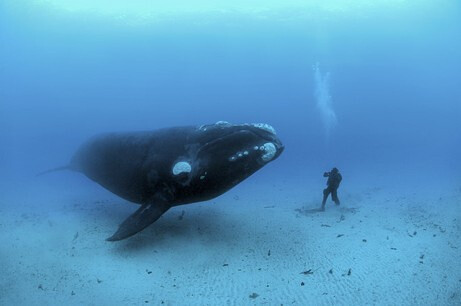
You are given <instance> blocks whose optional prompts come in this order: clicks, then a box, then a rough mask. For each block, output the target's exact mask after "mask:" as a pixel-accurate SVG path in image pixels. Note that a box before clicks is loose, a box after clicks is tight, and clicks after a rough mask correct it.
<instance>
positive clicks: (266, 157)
mask: <svg viewBox="0 0 461 306" xmlns="http://www.w3.org/2000/svg"><path fill="white" fill-rule="evenodd" d="M262 147H263V148H264V154H263V155H262V156H261V158H262V160H263V161H264V162H268V161H271V160H272V159H273V158H274V156H275V154H276V153H277V149H276V147H275V145H274V144H273V143H272V142H267V143H265V144H264V146H262Z"/></svg>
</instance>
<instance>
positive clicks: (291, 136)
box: [0, 1, 461, 183]
mask: <svg viewBox="0 0 461 306" xmlns="http://www.w3.org/2000/svg"><path fill="white" fill-rule="evenodd" d="M314 3H315V2H314ZM338 3H339V4H341V3H342V2H337V1H333V2H331V4H337V6H338V8H337V9H331V10H328V5H326V4H324V5H323V6H322V4H320V3H319V4H318V5H317V6H315V5H310V6H309V5H306V8H305V9H304V10H302V8H301V9H292V10H290V4H289V3H287V4H286V7H281V8H275V9H274V11H271V10H270V9H268V10H267V12H266V11H264V10H262V11H261V12H258V11H257V10H255V12H254V13H253V14H252V13H251V12H246V11H243V10H242V12H239V10H238V9H234V10H231V11H229V12H226V11H222V12H214V11H210V12H207V11H206V9H203V10H202V11H200V12H192V13H190V14H187V13H182V14H178V16H177V17H175V15H174V11H173V12H172V13H171V14H170V15H171V16H168V17H164V18H161V17H157V16H155V15H154V16H152V17H151V18H152V19H153V20H149V18H148V17H144V19H141V20H139V21H138V22H136V21H137V20H136V19H135V18H136V16H134V17H132V18H133V19H135V20H130V17H129V16H128V17H125V19H124V17H123V16H121V17H120V16H115V17H114V16H111V15H107V14H103V13H99V12H98V11H97V9H95V8H93V9H92V10H90V11H89V12H87V11H85V10H84V5H83V8H81V10H75V11H72V10H66V8H65V4H63V6H64V7H60V6H59V5H53V2H52V1H49V2H40V1H36V2H34V1H32V2H29V1H6V2H5V1H4V2H3V4H2V8H1V12H0V14H1V16H0V25H1V27H0V31H1V32H0V39H1V49H0V52H1V53H0V58H1V67H0V69H1V70H0V78H1V79H0V81H1V84H2V85H1V92H0V93H1V96H0V99H1V101H2V102H1V104H0V116H1V120H0V124H1V133H0V137H1V143H2V153H1V154H2V158H1V161H0V162H1V168H2V169H3V170H2V172H3V174H4V175H7V177H14V176H18V175H20V174H27V173H29V172H39V171H40V170H42V169H43V168H47V166H54V165H56V164H62V163H64V162H65V161H66V160H67V158H68V156H70V154H71V153H72V152H73V151H74V150H75V148H76V147H77V146H78V145H79V144H80V142H82V141H83V140H84V139H86V138H87V137H89V136H90V135H93V134H95V133H98V132H100V131H112V130H117V131H118V130H139V129H141V130H143V129H155V128H159V127H166V126H177V125H187V124H203V123H209V122H216V121H218V120H227V121H230V122H235V123H241V122H267V123H269V124H271V125H273V126H274V127H275V128H276V130H277V131H278V132H279V134H280V135H281V137H282V139H283V140H284V143H285V144H286V148H287V150H286V152H285V154H284V155H285V156H284V158H283V159H282V160H280V161H278V162H277V165H276V164H274V165H273V167H272V168H273V169H272V170H273V171H274V172H280V173H281V174H280V175H297V174H298V173H300V175H302V176H317V175H318V173H321V172H322V171H323V169H324V168H329V167H331V166H334V165H336V166H338V167H341V168H344V170H345V171H347V172H348V173H350V175H349V176H350V177H354V179H357V180H361V177H363V175H364V173H365V176H368V175H369V176H370V177H371V178H373V177H377V176H379V177H384V178H385V179H391V180H392V179H393V178H395V176H397V175H398V173H404V176H406V178H407V179H408V180H409V181H412V180H414V179H424V180H433V179H435V176H437V181H438V180H443V181H444V180H446V181H451V180H453V179H458V180H459V178H460V177H459V172H460V170H461V168H460V167H461V165H460V163H459V158H458V156H460V152H461V151H460V150H461V141H460V137H461V136H460V135H461V133H460V131H461V125H460V123H459V120H458V118H459V116H460V114H461V103H460V102H459V99H460V96H461V86H459V79H460V68H461V51H460V50H461V48H460V42H459V39H458V37H460V35H459V34H460V32H461V26H460V23H461V18H460V14H461V13H460V5H459V3H458V2H457V1H421V2H420V3H418V4H416V3H410V2H406V1H403V2H402V1H400V2H399V1H396V2H395V3H393V4H392V3H391V2H388V3H387V4H386V3H385V2H383V3H381V2H380V3H377V4H376V5H374V6H373V5H364V3H360V1H359V2H354V1H351V2H348V3H344V4H342V5H343V7H340V5H339V4H338ZM256 4H257V3H256ZM295 4H296V3H295ZM360 4H362V5H360ZM354 5H355V6H354ZM107 6H110V4H107ZM223 6H224V7H225V3H223ZM247 6H249V4H247ZM269 7H270V6H269ZM244 8H245V7H244ZM256 8H258V7H257V6H256ZM90 9H91V7H90ZM151 9H152V11H155V4H152V7H151ZM138 18H141V17H138ZM156 18H157V19H158V20H157V19H156ZM316 65H318V67H319V70H320V71H321V73H324V74H329V80H328V83H329V84H328V86H327V89H324V90H328V91H329V93H328V94H329V95H330V96H331V100H332V101H331V108H332V111H333V112H334V114H335V122H336V123H335V124H334V126H332V127H326V126H325V125H324V121H323V120H324V119H325V118H324V116H327V115H325V113H324V112H322V110H321V109H319V108H318V107H317V106H316V105H317V102H316V96H315V92H316V86H317V85H316V81H315V73H314V70H313V69H314V67H315V66H316ZM327 130H328V131H327ZM327 134H328V136H327ZM268 171H270V170H268ZM282 173H283V174H282ZM399 176H400V175H399ZM402 183H403V182H402Z"/></svg>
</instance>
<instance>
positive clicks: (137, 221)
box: [106, 201, 170, 241]
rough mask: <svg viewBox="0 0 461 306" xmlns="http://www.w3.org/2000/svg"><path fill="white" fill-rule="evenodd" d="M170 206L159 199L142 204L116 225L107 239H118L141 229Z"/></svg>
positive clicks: (129, 235)
mask: <svg viewBox="0 0 461 306" xmlns="http://www.w3.org/2000/svg"><path fill="white" fill-rule="evenodd" d="M169 208H170V205H169V204H168V203H167V202H164V201H159V202H156V203H151V204H144V205H142V206H141V207H140V208H139V209H138V210H137V211H136V212H135V213H134V214H132V215H131V216H129V217H128V218H127V219H126V220H125V221H123V223H122V224H120V226H119V227H118V230H117V231H116V232H115V234H113V235H112V236H111V237H109V238H107V239H106V240H107V241H118V240H122V239H125V238H128V237H131V236H133V235H134V234H136V233H138V232H140V231H142V230H143V229H145V228H146V227H148V226H149V225H151V224H152V223H154V222H155V221H156V220H157V219H158V218H160V216H161V215H163V213H165V212H166V211H167V210H168V209H169Z"/></svg>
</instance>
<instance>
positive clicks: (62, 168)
mask: <svg viewBox="0 0 461 306" xmlns="http://www.w3.org/2000/svg"><path fill="white" fill-rule="evenodd" d="M71 169H72V168H71V167H70V165H67V166H61V167H56V168H53V169H49V170H46V171H43V172H40V173H37V175H36V176H42V175H44V174H48V173H51V172H56V171H62V170H71Z"/></svg>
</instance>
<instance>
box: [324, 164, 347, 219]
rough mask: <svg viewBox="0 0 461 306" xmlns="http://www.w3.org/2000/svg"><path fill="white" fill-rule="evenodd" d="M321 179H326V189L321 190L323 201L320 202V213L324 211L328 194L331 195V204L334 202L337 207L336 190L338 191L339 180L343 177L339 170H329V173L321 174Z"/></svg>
mask: <svg viewBox="0 0 461 306" xmlns="http://www.w3.org/2000/svg"><path fill="white" fill-rule="evenodd" d="M323 177H328V181H327V188H325V189H324V190H323V201H322V207H321V208H320V210H321V211H324V210H325V203H326V202H327V198H328V195H329V194H330V193H331V199H332V200H333V202H335V204H336V205H339V199H338V194H337V190H338V187H339V184H340V183H341V180H342V179H343V177H342V176H341V173H339V170H338V169H337V168H333V169H331V171H330V172H325V173H324V174H323Z"/></svg>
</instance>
